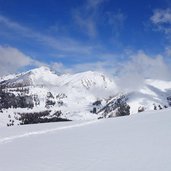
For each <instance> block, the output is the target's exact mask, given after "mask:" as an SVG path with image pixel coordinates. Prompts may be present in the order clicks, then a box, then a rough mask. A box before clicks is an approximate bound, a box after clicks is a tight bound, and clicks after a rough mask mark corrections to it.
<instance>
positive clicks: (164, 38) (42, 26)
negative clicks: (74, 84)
mask: <svg viewBox="0 0 171 171" xmlns="http://www.w3.org/2000/svg"><path fill="white" fill-rule="evenodd" d="M170 36H171V3H170V2H169V0H144V1H137V0H130V1H126V0H72V1H71V0H62V1H58V0H48V1H47V0H37V1H35V0H29V1H26V0H12V1H11V0H0V62H1V65H2V63H3V66H1V73H2V74H6V73H10V72H16V71H19V70H22V69H26V68H29V67H36V66H40V65H50V66H53V68H57V70H60V72H65V71H66V72H67V71H75V72H77V71H81V70H89V69H91V70H92V69H94V68H95V69H97V70H98V69H104V70H105V69H106V70H109V72H113V73H114V72H116V68H117V67H116V64H117V66H120V65H122V64H123V63H124V64H126V63H128V62H130V60H131V61H134V60H133V58H138V56H139V54H142V55H144V56H146V57H147V59H149V60H151V59H153V60H154V62H155V61H157V60H156V58H157V59H158V58H161V59H162V62H163V63H164V62H165V63H167V64H169V63H170V58H171V43H170V42H171V37H170ZM17 56H20V57H19V58H18V57H17ZM5 60H6V62H5ZM2 61H3V62H2ZM11 61H12V62H11ZM16 61H17V62H16ZM19 61H22V62H19ZM118 64H119V65H118ZM114 68H115V69H114ZM154 69H155V68H154Z"/></svg>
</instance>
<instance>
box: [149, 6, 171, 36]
mask: <svg viewBox="0 0 171 171" xmlns="http://www.w3.org/2000/svg"><path fill="white" fill-rule="evenodd" d="M150 20H151V21H152V23H153V24H154V25H155V26H156V27H157V29H158V30H160V31H163V32H164V33H166V34H168V33H171V9H170V8H167V9H158V10H155V11H154V13H153V15H152V16H151V18H150Z"/></svg>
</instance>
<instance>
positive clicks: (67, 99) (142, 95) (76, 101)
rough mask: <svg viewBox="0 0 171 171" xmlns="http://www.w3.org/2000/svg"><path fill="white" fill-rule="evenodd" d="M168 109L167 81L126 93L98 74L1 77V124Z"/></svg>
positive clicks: (37, 72) (170, 90) (38, 72)
mask: <svg viewBox="0 0 171 171" xmlns="http://www.w3.org/2000/svg"><path fill="white" fill-rule="evenodd" d="M125 84H126V83H125ZM169 106H171V82H169V81H162V80H153V79H146V80H144V84H142V86H141V87H140V88H139V89H137V90H134V91H127V92H126V91H125V90H121V89H120V88H119V87H118V85H117V83H116V81H115V79H114V78H109V77H108V76H106V75H105V74H103V73H99V72H92V71H87V72H82V73H77V74H63V75H57V74H56V73H55V72H53V71H51V70H50V69H49V68H47V67H40V68H37V69H33V70H30V71H27V72H23V73H20V74H13V75H8V76H4V77H2V78H0V126H6V125H7V126H11V125H20V124H32V123H44V122H57V121H70V120H92V119H100V118H108V117H116V116H124V115H129V114H135V113H137V112H143V111H147V110H160V109H162V108H167V107H169Z"/></svg>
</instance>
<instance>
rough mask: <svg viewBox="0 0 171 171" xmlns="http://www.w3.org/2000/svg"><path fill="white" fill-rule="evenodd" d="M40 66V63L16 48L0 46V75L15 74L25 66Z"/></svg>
mask: <svg viewBox="0 0 171 171" xmlns="http://www.w3.org/2000/svg"><path fill="white" fill-rule="evenodd" d="M31 65H32V66H40V65H42V63H41V62H38V61H36V60H33V59H32V58H31V57H30V56H27V55H25V54H24V53H22V52H21V51H19V50H18V49H16V48H13V47H9V46H0V75H1V76H2V75H6V74H9V73H15V72H17V71H18V70H19V69H22V68H23V67H26V66H31Z"/></svg>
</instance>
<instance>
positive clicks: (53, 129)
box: [0, 120, 99, 144]
mask: <svg viewBox="0 0 171 171" xmlns="http://www.w3.org/2000/svg"><path fill="white" fill-rule="evenodd" d="M96 122H99V120H95V121H89V122H85V123H80V124H75V125H70V126H62V127H58V128H52V129H46V130H42V131H31V132H27V133H24V134H20V135H15V136H9V137H4V138H1V139H0V144H3V143H8V142H11V141H13V140H15V139H19V138H25V137H30V136H33V135H42V134H47V133H51V132H55V131H59V130H64V129H71V128H76V127H82V126H86V125H90V124H93V123H96Z"/></svg>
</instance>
